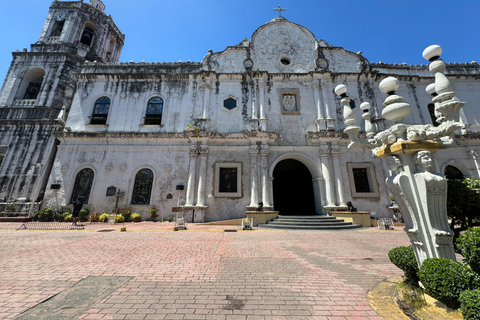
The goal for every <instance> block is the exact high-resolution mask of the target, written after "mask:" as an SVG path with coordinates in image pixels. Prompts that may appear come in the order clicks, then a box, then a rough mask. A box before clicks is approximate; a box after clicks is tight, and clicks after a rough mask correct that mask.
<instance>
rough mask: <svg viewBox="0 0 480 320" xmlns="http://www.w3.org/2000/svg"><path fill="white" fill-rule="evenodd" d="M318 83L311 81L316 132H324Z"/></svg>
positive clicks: (317, 81) (315, 80)
mask: <svg viewBox="0 0 480 320" xmlns="http://www.w3.org/2000/svg"><path fill="white" fill-rule="evenodd" d="M319 86H320V81H319V80H318V79H314V80H313V84H312V87H313V97H314V99H315V107H316V108H317V120H315V122H316V124H317V131H325V130H326V128H325V118H324V116H323V109H322V101H321V98H320V88H319Z"/></svg>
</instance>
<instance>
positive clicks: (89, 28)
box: [80, 22, 97, 46]
mask: <svg viewBox="0 0 480 320" xmlns="http://www.w3.org/2000/svg"><path fill="white" fill-rule="evenodd" d="M95 31H97V27H96V26H95V24H94V23H93V22H87V23H86V24H85V29H83V33H82V37H81V38H80V42H81V43H83V44H85V45H87V46H91V45H92V42H93V38H94V36H95Z"/></svg>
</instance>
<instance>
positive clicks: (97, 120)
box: [90, 97, 110, 124]
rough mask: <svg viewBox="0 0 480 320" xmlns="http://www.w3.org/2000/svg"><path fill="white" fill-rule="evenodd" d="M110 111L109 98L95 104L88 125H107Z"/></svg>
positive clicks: (101, 99)
mask: <svg viewBox="0 0 480 320" xmlns="http://www.w3.org/2000/svg"><path fill="white" fill-rule="evenodd" d="M109 109H110V98H107V97H103V98H100V99H98V100H97V102H95V107H94V108H93V114H92V116H91V117H90V119H91V121H90V124H107V118H108V111H109Z"/></svg>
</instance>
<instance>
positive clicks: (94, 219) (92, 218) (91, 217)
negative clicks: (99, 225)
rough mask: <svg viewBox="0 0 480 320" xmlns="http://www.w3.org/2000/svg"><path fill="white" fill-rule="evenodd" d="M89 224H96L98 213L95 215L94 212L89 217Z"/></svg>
mask: <svg viewBox="0 0 480 320" xmlns="http://www.w3.org/2000/svg"><path fill="white" fill-rule="evenodd" d="M90 222H98V213H97V212H94V213H93V214H92V215H91V216H90Z"/></svg>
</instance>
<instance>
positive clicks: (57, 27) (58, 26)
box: [50, 20, 65, 37]
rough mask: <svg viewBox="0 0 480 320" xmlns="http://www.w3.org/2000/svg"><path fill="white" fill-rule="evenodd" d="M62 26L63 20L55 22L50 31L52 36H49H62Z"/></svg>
mask: <svg viewBox="0 0 480 320" xmlns="http://www.w3.org/2000/svg"><path fill="white" fill-rule="evenodd" d="M64 25H65V20H62V21H55V24H54V25H53V29H52V34H51V35H50V36H52V37H59V36H60V35H61V34H62V31H63V26H64Z"/></svg>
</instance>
